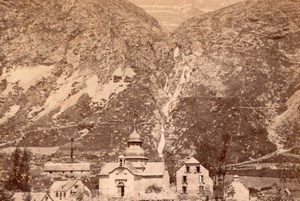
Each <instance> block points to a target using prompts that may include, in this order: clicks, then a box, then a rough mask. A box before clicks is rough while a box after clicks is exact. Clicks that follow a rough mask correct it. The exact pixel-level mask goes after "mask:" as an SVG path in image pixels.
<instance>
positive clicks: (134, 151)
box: [125, 146, 145, 158]
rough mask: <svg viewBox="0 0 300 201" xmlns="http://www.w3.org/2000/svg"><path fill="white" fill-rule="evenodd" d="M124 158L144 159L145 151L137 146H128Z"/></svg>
mask: <svg viewBox="0 0 300 201" xmlns="http://www.w3.org/2000/svg"><path fill="white" fill-rule="evenodd" d="M125 156H126V157H131V158H132V157H137V158H140V157H143V158H144V157H145V151H144V149H143V148H142V147H139V146H130V147H128V148H127V149H126V150H125Z"/></svg>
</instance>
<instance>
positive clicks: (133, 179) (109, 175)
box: [99, 130, 169, 197]
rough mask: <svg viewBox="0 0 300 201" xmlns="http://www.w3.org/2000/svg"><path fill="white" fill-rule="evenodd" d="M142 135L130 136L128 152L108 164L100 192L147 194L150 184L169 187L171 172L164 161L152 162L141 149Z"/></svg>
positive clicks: (121, 195)
mask: <svg viewBox="0 0 300 201" xmlns="http://www.w3.org/2000/svg"><path fill="white" fill-rule="evenodd" d="M142 144H143V142H142V140H141V136H140V135H139V134H138V133H137V132H136V130H134V131H133V133H132V134H131V135H130V136H129V140H128V142H127V145H128V147H127V148H126V150H125V155H124V156H123V155H121V156H119V158H118V162H114V163H113V162H112V163H106V164H105V165H104V166H103V167H102V169H101V172H100V175H99V176H100V177H99V193H100V195H101V196H108V197H124V196H125V197H133V196H142V195H145V192H146V191H147V189H148V190H149V188H151V187H154V188H155V187H158V188H162V189H163V191H168V190H169V173H168V171H167V170H166V167H165V164H164V162H150V161H149V160H148V158H147V157H146V156H145V151H144V149H143V148H142Z"/></svg>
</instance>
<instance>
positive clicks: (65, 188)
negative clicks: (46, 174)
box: [50, 179, 92, 201]
mask: <svg viewBox="0 0 300 201" xmlns="http://www.w3.org/2000/svg"><path fill="white" fill-rule="evenodd" d="M50 195H51V197H52V198H53V200H54V201H58V200H62V201H76V200H77V198H79V197H82V198H83V200H86V201H89V200H91V197H92V194H91V191H90V190H89V189H88V188H87V187H86V186H85V185H84V184H83V183H82V181H81V179H70V180H66V181H55V182H54V183H53V184H52V186H51V187H50Z"/></svg>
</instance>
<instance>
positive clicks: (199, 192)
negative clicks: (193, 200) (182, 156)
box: [176, 157, 213, 197]
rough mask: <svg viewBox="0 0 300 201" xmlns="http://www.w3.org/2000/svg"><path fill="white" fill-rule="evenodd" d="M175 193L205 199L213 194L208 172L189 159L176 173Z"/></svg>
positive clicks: (197, 162)
mask: <svg viewBox="0 0 300 201" xmlns="http://www.w3.org/2000/svg"><path fill="white" fill-rule="evenodd" d="M176 191H177V193H178V194H185V195H188V196H197V197H205V196H207V195H208V194H211V193H212V192H213V180H212V179H211V178H210V177H209V171H208V170H207V169H206V168H205V167H203V166H202V165H201V164H200V162H199V161H198V160H196V159H195V158H194V157H191V158H189V159H188V160H186V161H185V162H184V164H183V165H182V166H181V167H180V168H179V169H178V170H177V171H176Z"/></svg>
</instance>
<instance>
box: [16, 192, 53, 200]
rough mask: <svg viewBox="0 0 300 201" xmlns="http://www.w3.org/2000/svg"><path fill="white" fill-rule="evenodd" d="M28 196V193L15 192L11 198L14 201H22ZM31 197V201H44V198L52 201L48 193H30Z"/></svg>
mask: <svg viewBox="0 0 300 201" xmlns="http://www.w3.org/2000/svg"><path fill="white" fill-rule="evenodd" d="M27 195H28V193H24V192H16V193H15V194H14V195H13V198H14V200H15V201H23V200H24V198H26V196H27ZM30 196H31V200H32V201H45V199H44V198H45V197H46V196H47V197H48V198H49V199H48V201H53V199H52V197H51V196H50V195H49V193H43V192H38V193H30Z"/></svg>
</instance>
